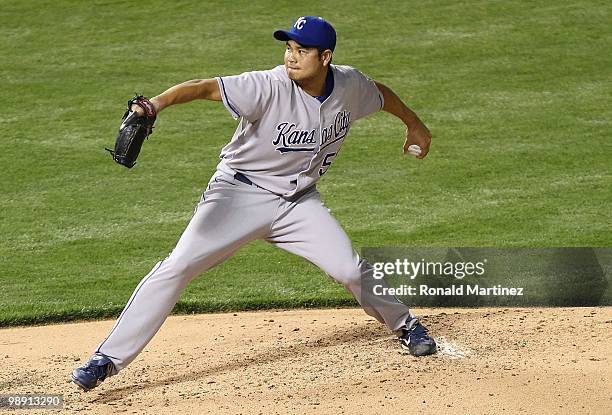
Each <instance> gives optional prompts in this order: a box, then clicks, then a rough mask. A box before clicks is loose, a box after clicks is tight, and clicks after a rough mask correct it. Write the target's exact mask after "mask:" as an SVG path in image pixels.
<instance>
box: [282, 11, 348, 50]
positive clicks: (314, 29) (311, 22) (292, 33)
mask: <svg viewBox="0 0 612 415" xmlns="http://www.w3.org/2000/svg"><path fill="white" fill-rule="evenodd" d="M274 38H275V39H277V40H283V41H285V42H286V41H288V40H294V41H296V42H297V43H299V44H300V45H302V46H310V47H317V48H319V49H331V50H332V52H333V50H334V48H335V47H336V31H335V30H334V28H333V26H332V25H331V24H329V22H328V21H327V20H325V19H324V18H322V17H316V16H302V17H299V18H298V19H297V20H296V21H295V23H293V26H292V27H291V29H289V30H277V31H275V32H274Z"/></svg>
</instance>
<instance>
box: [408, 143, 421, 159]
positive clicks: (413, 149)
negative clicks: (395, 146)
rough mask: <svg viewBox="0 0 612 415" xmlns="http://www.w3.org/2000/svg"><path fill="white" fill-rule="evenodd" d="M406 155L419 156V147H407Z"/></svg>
mask: <svg viewBox="0 0 612 415" xmlns="http://www.w3.org/2000/svg"><path fill="white" fill-rule="evenodd" d="M408 153H410V154H412V155H413V156H420V155H421V147H419V146H418V145H416V144H412V145H411V146H410V147H408Z"/></svg>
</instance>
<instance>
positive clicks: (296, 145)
mask: <svg viewBox="0 0 612 415" xmlns="http://www.w3.org/2000/svg"><path fill="white" fill-rule="evenodd" d="M276 131H278V135H277V136H276V138H275V139H274V140H273V141H272V144H273V145H275V146H277V147H276V151H279V152H281V153H287V152H289V151H314V150H315V146H316V144H317V141H316V139H315V134H316V131H317V130H310V131H308V130H300V129H297V128H296V125H295V124H290V123H288V122H282V123H280V124H278V125H277V126H276Z"/></svg>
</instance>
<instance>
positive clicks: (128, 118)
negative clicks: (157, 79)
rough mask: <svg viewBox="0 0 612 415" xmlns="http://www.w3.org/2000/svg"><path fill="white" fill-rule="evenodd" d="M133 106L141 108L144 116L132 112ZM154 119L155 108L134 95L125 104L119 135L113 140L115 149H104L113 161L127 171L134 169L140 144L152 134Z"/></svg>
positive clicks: (155, 115)
mask: <svg viewBox="0 0 612 415" xmlns="http://www.w3.org/2000/svg"><path fill="white" fill-rule="evenodd" d="M134 104H135V105H138V106H139V107H140V108H142V110H143V111H144V115H140V114H139V113H138V112H136V111H132V105H134ZM156 117H157V112H156V111H155V107H154V106H153V104H152V103H151V101H149V100H148V99H147V98H145V97H143V96H142V95H136V96H135V97H134V98H132V99H130V100H129V101H128V104H127V111H125V114H123V122H122V123H121V126H120V127H119V134H118V135H117V139H116V140H115V149H114V150H111V149H109V148H107V149H106V150H107V151H109V152H110V153H111V155H112V156H113V160H115V161H116V162H117V163H119V164H122V165H124V166H125V167H127V168H128V169H131V168H132V167H134V164H136V158H137V157H138V154H139V153H140V148H141V147H142V143H143V142H144V140H145V138H147V137H148V136H149V134H151V133H152V132H153V124H155V119H156Z"/></svg>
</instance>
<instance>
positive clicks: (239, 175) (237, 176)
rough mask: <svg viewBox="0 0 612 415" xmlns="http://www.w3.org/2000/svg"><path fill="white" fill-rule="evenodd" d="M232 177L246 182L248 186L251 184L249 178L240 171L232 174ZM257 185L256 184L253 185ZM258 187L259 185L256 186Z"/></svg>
mask: <svg viewBox="0 0 612 415" xmlns="http://www.w3.org/2000/svg"><path fill="white" fill-rule="evenodd" d="M234 179H236V180H238V181H239V182H242V183H245V184H248V185H249V186H253V182H252V181H250V180H249V178H248V177H246V176H245V175H244V174H242V173H236V174H234ZM255 186H257V185H255ZM257 187H259V186H257Z"/></svg>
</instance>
